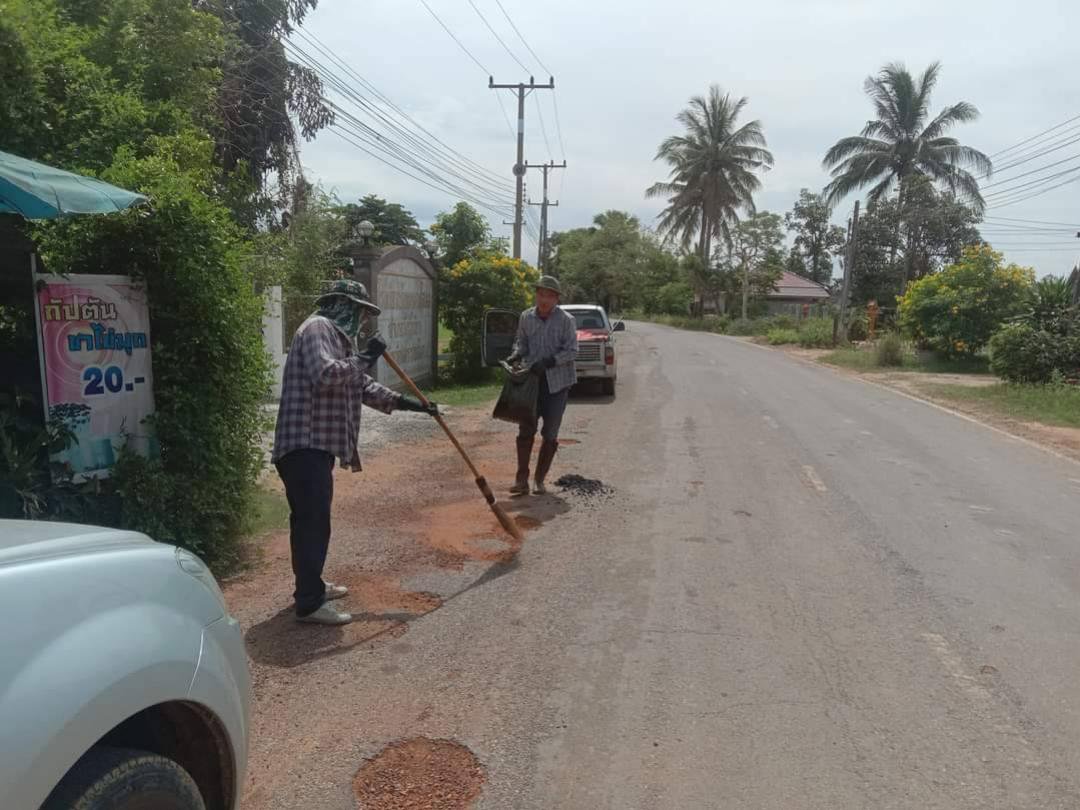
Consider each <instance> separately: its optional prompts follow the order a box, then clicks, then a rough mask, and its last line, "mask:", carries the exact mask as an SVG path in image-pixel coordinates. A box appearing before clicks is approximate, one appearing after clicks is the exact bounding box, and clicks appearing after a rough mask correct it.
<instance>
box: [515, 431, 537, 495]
mask: <svg viewBox="0 0 1080 810" xmlns="http://www.w3.org/2000/svg"><path fill="white" fill-rule="evenodd" d="M532 449H533V437H532V436H529V437H522V436H518V438H517V462H518V466H517V475H516V476H514V485H513V486H512V487H510V494H511V495H528V494H529V459H530V458H531V457H532Z"/></svg>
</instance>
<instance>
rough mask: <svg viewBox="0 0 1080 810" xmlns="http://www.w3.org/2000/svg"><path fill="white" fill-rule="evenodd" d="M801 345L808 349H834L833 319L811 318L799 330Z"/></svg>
mask: <svg viewBox="0 0 1080 810" xmlns="http://www.w3.org/2000/svg"><path fill="white" fill-rule="evenodd" d="M799 345H800V346H803V347H804V348H808V349H831V348H832V347H833V322H832V319H831V318H810V319H809V320H805V321H803V323H802V327H801V328H800V329H799Z"/></svg>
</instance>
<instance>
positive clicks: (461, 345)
mask: <svg viewBox="0 0 1080 810" xmlns="http://www.w3.org/2000/svg"><path fill="white" fill-rule="evenodd" d="M539 278H540V276H539V274H538V273H537V271H536V270H535V268H533V267H530V266H529V265H528V264H526V263H525V262H523V261H522V260H521V259H511V258H510V257H509V256H504V255H501V254H497V253H489V254H484V255H481V256H476V257H473V258H469V259H462V260H461V261H459V262H458V263H457V264H455V265H454V266H453V267H451V268H450V269H449V270H447V271H446V272H445V273H444V274H443V277H442V281H441V283H440V286H439V315H440V318H441V319H442V321H443V323H445V324H446V326H447V327H448V328H449V329H450V330H451V331H452V332H453V333H454V336H453V337H452V338H451V339H450V353H451V354H452V355H453V364H452V367H451V373H452V374H453V377H454V379H455V380H458V381H460V382H468V381H470V380H476V379H478V378H479V377H482V376H483V373H484V367H483V364H482V362H481V358H480V343H481V340H482V339H483V325H484V313H485V312H486V311H487V310H489V309H509V310H513V311H515V312H520V311H522V310H524V309H525V308H526V307H528V306H529V305H530V304H531V303H532V300H533V285H534V284H535V283H536V282H537V281H538V280H539Z"/></svg>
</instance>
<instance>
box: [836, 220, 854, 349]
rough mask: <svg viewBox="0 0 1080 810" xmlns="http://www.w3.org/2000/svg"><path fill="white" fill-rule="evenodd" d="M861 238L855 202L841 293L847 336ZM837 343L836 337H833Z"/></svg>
mask: <svg viewBox="0 0 1080 810" xmlns="http://www.w3.org/2000/svg"><path fill="white" fill-rule="evenodd" d="M858 236H859V201H858V200H856V201H855V213H854V214H853V215H852V217H851V233H850V234H849V235H848V250H847V258H846V261H845V262H844V285H843V288H842V290H841V292H840V329H841V330H843V335H845V339H846V335H847V305H848V292H849V290H850V289H851V276H852V274H853V273H854V272H855V256H856V254H857V253H858V251H857V249H856V247H855V240H856V239H858ZM833 337H834V340H833V342H834V343H835V342H836V341H835V335H834V336H833Z"/></svg>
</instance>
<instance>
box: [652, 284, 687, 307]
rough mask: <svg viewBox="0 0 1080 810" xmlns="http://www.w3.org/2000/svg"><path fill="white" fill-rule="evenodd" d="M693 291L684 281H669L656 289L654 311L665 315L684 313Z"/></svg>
mask: <svg viewBox="0 0 1080 810" xmlns="http://www.w3.org/2000/svg"><path fill="white" fill-rule="evenodd" d="M693 300H694V291H693V290H692V289H691V288H690V285H689V284H687V283H686V282H685V281H670V282H668V283H667V284H665V285H664V286H662V287H661V288H660V289H659V290H657V291H656V301H655V306H656V311H657V312H660V313H663V314H665V315H686V313H687V312H688V311H689V310H690V302H691V301H693Z"/></svg>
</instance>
